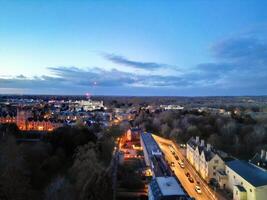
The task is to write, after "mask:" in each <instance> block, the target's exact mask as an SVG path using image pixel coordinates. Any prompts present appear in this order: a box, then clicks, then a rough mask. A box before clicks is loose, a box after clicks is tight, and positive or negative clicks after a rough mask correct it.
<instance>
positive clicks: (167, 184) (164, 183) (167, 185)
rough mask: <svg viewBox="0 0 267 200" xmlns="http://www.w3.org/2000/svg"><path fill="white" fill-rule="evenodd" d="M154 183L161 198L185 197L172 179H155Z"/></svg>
mask: <svg viewBox="0 0 267 200" xmlns="http://www.w3.org/2000/svg"><path fill="white" fill-rule="evenodd" d="M156 181H157V183H158V186H159V188H160V191H161V193H162V195H163V196H173V195H185V193H184V191H183V189H182V188H181V186H180V185H179V184H178V183H177V181H176V180H175V178H174V177H157V178H156Z"/></svg>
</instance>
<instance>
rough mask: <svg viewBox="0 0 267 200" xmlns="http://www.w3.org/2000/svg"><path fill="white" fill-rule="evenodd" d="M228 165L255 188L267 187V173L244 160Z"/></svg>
mask: <svg viewBox="0 0 267 200" xmlns="http://www.w3.org/2000/svg"><path fill="white" fill-rule="evenodd" d="M226 165H227V166H228V167H229V168H231V169H232V170H233V171H235V172H236V173H237V174H239V175H240V176H241V177H243V178H244V179H245V180H246V181H247V182H249V183H250V184H252V185H253V186H255V187H260V186H263V185H267V172H266V171H265V170H263V169H261V168H259V167H257V166H255V165H253V164H250V163H248V162H246V161H242V160H233V161H229V162H227V163H226Z"/></svg>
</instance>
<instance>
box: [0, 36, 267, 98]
mask: <svg viewBox="0 0 267 200" xmlns="http://www.w3.org/2000/svg"><path fill="white" fill-rule="evenodd" d="M210 51H211V55H212V56H213V57H212V58H213V61H212V62H207V63H199V64H198V65H196V66H195V67H193V68H190V69H185V70H184V71H181V70H180V71H179V72H178V71H176V72H174V73H169V74H165V75H164V74H163V73H161V70H165V68H168V67H170V65H166V64H160V63H155V62H138V61H132V60H129V59H127V58H125V57H122V56H118V55H114V54H104V57H105V58H106V59H108V60H110V61H112V62H114V63H116V64H119V65H123V66H129V67H132V68H135V69H143V70H146V71H147V73H137V72H129V71H128V72H127V71H121V70H118V69H111V70H106V69H104V68H100V67H91V68H82V69H81V68H79V67H75V66H72V67H66V66H59V67H49V68H48V70H49V71H50V74H51V75H50V76H47V75H41V76H37V77H31V78H29V77H25V76H24V75H19V76H15V77H7V76H1V77H0V92H1V93H4V92H6V91H8V88H10V91H19V92H22V91H25V92H27V93H47V94H83V93H85V92H87V91H90V92H92V93H94V94H106V95H114V94H116V95H266V94H267V88H266V85H267V39H266V38H264V37H257V36H256V35H254V34H250V35H240V36H236V37H231V38H227V39H224V40H220V41H217V42H215V43H214V44H213V45H212V46H211V48H210ZM152 71H153V72H152Z"/></svg>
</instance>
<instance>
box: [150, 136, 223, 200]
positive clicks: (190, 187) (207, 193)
mask: <svg viewBox="0 0 267 200" xmlns="http://www.w3.org/2000/svg"><path fill="white" fill-rule="evenodd" d="M153 137H154V139H155V140H156V141H157V143H158V144H159V145H160V148H161V150H162V151H163V153H164V154H165V158H166V160H167V162H168V163H169V164H170V163H172V162H173V163H174V166H172V167H171V168H172V170H173V171H174V172H175V175H176V176H177V178H178V179H179V180H180V182H181V184H182V185H183V187H184V188H185V190H186V191H187V192H188V194H189V195H190V196H191V197H194V198H195V199H197V200H209V199H210V200H216V199H218V198H216V197H215V196H214V192H213V191H212V190H211V189H210V188H209V186H208V185H207V183H206V182H204V181H203V180H202V179H201V178H200V177H199V175H198V174H197V173H196V171H195V169H193V167H192V166H191V165H190V164H189V163H188V162H187V160H186V158H185V157H184V155H183V154H182V153H181V152H180V150H179V149H178V148H177V147H176V146H175V145H174V144H173V142H172V141H171V140H167V139H164V138H161V137H159V136H156V135H153ZM170 145H172V147H173V150H174V152H175V155H177V156H178V158H179V160H183V161H184V166H185V167H184V168H181V167H180V165H179V164H178V160H176V158H175V156H174V155H173V154H172V152H171V150H170V148H169V146H170ZM186 173H189V174H190V176H191V177H192V178H193V180H194V182H193V183H191V182H190V181H189V180H188V177H187V176H186ZM197 182H198V183H197ZM196 185H198V186H200V188H201V194H199V193H197V192H196V190H195V187H196Z"/></svg>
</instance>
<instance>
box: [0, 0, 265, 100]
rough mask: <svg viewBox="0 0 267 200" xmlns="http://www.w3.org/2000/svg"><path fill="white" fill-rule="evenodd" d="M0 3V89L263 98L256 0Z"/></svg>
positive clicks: (261, 17) (261, 25)
mask: <svg viewBox="0 0 267 200" xmlns="http://www.w3.org/2000/svg"><path fill="white" fill-rule="evenodd" d="M0 5H1V6H0V27H1V31H0V44H1V45H0V51H1V53H0V68H1V70H0V94H59V95H62V94H66V95H68V94H73V95H77V94H85V93H90V94H92V95H130V96H139V95H141V96H150V95H152V96H210V95H211V96H213V95H223V96H227V95H234V96H236V95H266V94H267V89H266V87H265V86H266V85H267V79H266V77H267V67H266V65H267V40H266V39H267V38H266V33H267V13H266V12H265V8H266V6H267V3H266V2H264V1H246V2H244V1H227V0H225V1H220V2H211V1H169V2H165V1H88V2H87V1H64V2H63V1H53V2H52V1H49V2H48V3H47V2H44V1H15V2H8V1H0Z"/></svg>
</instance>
